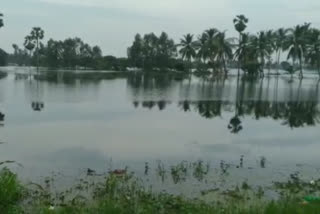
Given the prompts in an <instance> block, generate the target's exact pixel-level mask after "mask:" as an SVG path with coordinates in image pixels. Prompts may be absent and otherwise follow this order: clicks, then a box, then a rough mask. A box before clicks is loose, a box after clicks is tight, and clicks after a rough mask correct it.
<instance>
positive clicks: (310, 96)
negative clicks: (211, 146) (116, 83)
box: [128, 78, 320, 133]
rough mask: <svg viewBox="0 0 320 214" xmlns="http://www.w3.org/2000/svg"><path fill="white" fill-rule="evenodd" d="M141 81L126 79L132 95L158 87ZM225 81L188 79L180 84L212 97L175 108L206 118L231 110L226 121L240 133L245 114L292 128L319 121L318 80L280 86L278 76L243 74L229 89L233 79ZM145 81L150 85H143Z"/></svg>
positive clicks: (161, 103)
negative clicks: (262, 78)
mask: <svg viewBox="0 0 320 214" xmlns="http://www.w3.org/2000/svg"><path fill="white" fill-rule="evenodd" d="M144 81H147V82H148V83H144V82H143V81H142V79H139V81H136V79H131V80H130V81H128V83H129V84H130V86H131V87H132V89H133V90H132V91H133V96H134V98H136V99H139V98H141V97H142V99H144V97H150V95H149V91H153V90H155V89H157V87H158V86H159V85H160V84H156V83H155V82H156V80H153V79H151V80H150V79H146V80H144ZM226 81H227V80H226V79H223V80H222V83H221V82H220V81H219V80H218V81H217V82H215V81H213V82H202V83H201V82H198V83H196V84H191V83H190V82H189V83H187V84H188V86H185V85H184V86H182V88H183V89H185V88H188V90H190V89H192V88H196V87H199V86H198V85H202V86H201V87H202V90H201V91H200V90H199V91H198V93H200V94H199V96H197V97H195V99H199V98H200V99H201V98H202V97H206V98H209V96H212V97H211V99H213V100H196V101H192V100H183V101H178V102H177V106H178V108H179V109H180V110H182V111H184V112H190V111H194V112H197V113H198V114H199V115H200V116H201V117H204V118H207V119H214V118H216V117H222V116H223V115H222V114H223V113H225V112H230V113H234V116H233V117H231V119H230V121H229V125H228V129H229V130H230V131H231V133H239V132H240V131H241V130H242V129H243V124H242V121H241V118H242V117H245V116H253V118H255V119H256V120H259V119H262V118H270V119H273V120H275V121H281V124H283V125H286V126H289V127H291V128H299V127H303V126H314V125H316V124H317V123H319V119H320V105H319V103H318V98H319V82H316V84H315V86H312V85H311V86H310V85H308V88H303V87H302V86H303V85H302V81H299V83H297V84H293V83H290V82H285V81H283V82H282V84H285V85H281V87H282V88H281V89H279V78H276V79H273V80H270V79H267V80H260V79H251V80H250V79H249V80H248V79H245V78H243V79H242V80H241V82H240V85H239V81H238V80H237V81H236V83H235V85H236V86H235V89H234V90H235V91H232V89H230V86H232V83H231V85H230V83H229V86H227V85H226ZM264 84H266V86H264ZM270 84H273V86H272V87H273V88H271V87H270ZM308 84H309V83H308ZM147 85H148V87H149V88H148V87H146V86H147ZM194 85H196V86H194ZM170 87H172V85H166V84H161V90H166V91H170V90H171V89H170ZM226 91H227V92H226ZM202 92H203V93H202ZM166 93H169V92H166ZM191 93H192V92H190V94H191ZM206 93H208V94H206ZM209 93H210V94H209ZM188 94H189V93H188ZM234 94H235V96H234V97H233V96H232V95H234ZM270 94H271V95H270ZM279 94H281V95H282V97H281V98H279ZM226 95H227V96H226ZM230 95H231V96H230ZM193 96H194V95H193ZM151 98H154V99H157V98H156V96H154V95H151ZM170 104H173V103H172V101H165V100H158V101H156V100H143V101H140V102H139V101H138V100H135V101H133V105H134V107H135V108H138V107H142V108H148V109H154V108H155V107H157V108H158V109H159V110H160V111H162V110H164V109H165V108H166V107H167V106H168V105H170Z"/></svg>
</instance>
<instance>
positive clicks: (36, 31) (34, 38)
mask: <svg viewBox="0 0 320 214" xmlns="http://www.w3.org/2000/svg"><path fill="white" fill-rule="evenodd" d="M43 38H44V31H43V30H42V29H41V28H40V27H34V28H32V31H31V33H30V35H29V36H27V37H26V40H27V39H28V40H29V44H31V43H32V44H34V45H35V47H36V58H37V70H39V48H40V41H41V40H42V39H43Z"/></svg>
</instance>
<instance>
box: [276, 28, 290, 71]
mask: <svg viewBox="0 0 320 214" xmlns="http://www.w3.org/2000/svg"><path fill="white" fill-rule="evenodd" d="M287 33H288V29H285V28H280V29H278V30H277V31H276V32H274V38H275V51H276V57H277V73H278V74H279V67H280V58H281V52H282V51H283V49H284V44H285V41H286V40H287Z"/></svg>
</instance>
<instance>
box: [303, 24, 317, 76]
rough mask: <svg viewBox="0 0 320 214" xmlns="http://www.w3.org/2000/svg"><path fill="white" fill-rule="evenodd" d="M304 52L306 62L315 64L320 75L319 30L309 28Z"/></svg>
mask: <svg viewBox="0 0 320 214" xmlns="http://www.w3.org/2000/svg"><path fill="white" fill-rule="evenodd" d="M308 40H309V41H308V44H307V48H306V53H305V59H306V62H308V63H310V65H312V66H316V67H317V70H318V73H319V76H320V30H318V29H311V30H310V32H309V37H308Z"/></svg>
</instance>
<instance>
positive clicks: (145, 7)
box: [38, 0, 230, 17]
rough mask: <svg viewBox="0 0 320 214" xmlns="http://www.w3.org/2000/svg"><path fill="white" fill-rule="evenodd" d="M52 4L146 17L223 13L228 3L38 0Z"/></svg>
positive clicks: (205, 0) (212, 0) (201, 0)
mask: <svg viewBox="0 0 320 214" xmlns="http://www.w3.org/2000/svg"><path fill="white" fill-rule="evenodd" d="M38 1H42V2H47V3H52V4H65V5H74V6H87V7H100V8H101V7H104V8H109V9H119V10H123V11H126V12H133V13H138V14H140V15H146V16H155V17H157V16H169V17H180V16H181V15H183V16H186V15H188V16H205V15H209V13H220V12H221V13H223V12H225V11H226V10H227V9H230V7H228V3H227V2H228V1H220V0H198V1H194V0H157V1H155V0H81V1H80V0H38Z"/></svg>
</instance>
